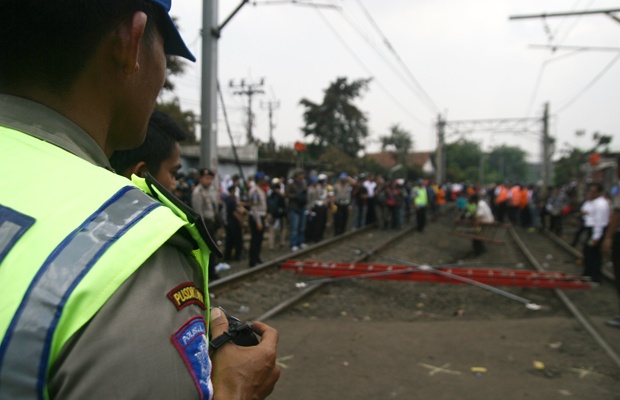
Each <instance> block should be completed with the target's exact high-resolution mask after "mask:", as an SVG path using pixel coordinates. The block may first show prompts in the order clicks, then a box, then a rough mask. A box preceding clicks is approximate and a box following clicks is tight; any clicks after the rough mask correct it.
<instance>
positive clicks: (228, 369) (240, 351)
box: [211, 308, 280, 400]
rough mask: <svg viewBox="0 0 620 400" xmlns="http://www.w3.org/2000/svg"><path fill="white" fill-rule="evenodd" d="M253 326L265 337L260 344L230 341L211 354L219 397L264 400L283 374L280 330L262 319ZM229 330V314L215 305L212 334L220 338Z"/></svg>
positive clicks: (235, 399)
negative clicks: (278, 358) (278, 353)
mask: <svg viewBox="0 0 620 400" xmlns="http://www.w3.org/2000/svg"><path fill="white" fill-rule="evenodd" d="M252 326H253V327H254V331H255V332H256V333H257V334H258V335H259V336H260V337H261V341H260V343H259V344H258V345H256V346H252V347H241V346H237V345H236V344H234V343H233V342H232V341H230V342H228V343H226V344H224V345H223V346H222V347H220V348H219V349H218V350H217V351H215V352H214V353H212V354H211V359H212V361H213V375H212V377H211V379H212V381H213V388H214V393H215V398H217V399H223V400H237V399H239V400H241V399H243V400H246V399H251V400H259V399H264V398H266V397H267V396H268V395H269V394H270V393H271V392H272V391H273V389H274V387H275V384H276V382H277V381H278V378H279V377H280V368H279V367H278V366H277V365H276V348H277V345H278V338H279V335H278V331H276V330H275V329H274V328H272V327H270V326H269V325H267V324H264V323H262V322H254V323H252ZM226 331H228V321H227V319H226V315H224V313H223V312H222V311H221V310H220V309H219V308H213V309H212V310H211V337H212V338H216V337H218V336H220V335H221V334H222V333H223V332H226Z"/></svg>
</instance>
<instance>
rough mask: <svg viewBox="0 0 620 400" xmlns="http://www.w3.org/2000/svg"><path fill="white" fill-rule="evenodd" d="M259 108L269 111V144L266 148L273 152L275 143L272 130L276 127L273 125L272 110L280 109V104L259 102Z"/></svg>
mask: <svg viewBox="0 0 620 400" xmlns="http://www.w3.org/2000/svg"><path fill="white" fill-rule="evenodd" d="M261 106H262V107H264V108H267V109H268V110H269V142H268V143H267V146H268V147H269V148H270V149H271V150H275V148H276V141H275V140H274V139H273V128H275V127H276V126H275V124H274V123H273V110H275V109H277V108H279V107H280V102H279V101H278V100H273V101H266V102H262V101H261Z"/></svg>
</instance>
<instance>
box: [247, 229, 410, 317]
mask: <svg viewBox="0 0 620 400" xmlns="http://www.w3.org/2000/svg"><path fill="white" fill-rule="evenodd" d="M414 229H415V226H414V225H412V226H410V227H409V228H406V229H403V230H402V232H399V233H398V234H396V235H394V236H392V237H390V238H388V239H386V240H384V241H383V242H382V243H380V244H379V245H378V246H375V247H374V248H373V249H372V250H373V252H379V251H382V250H383V249H385V248H386V247H387V246H389V245H390V244H392V243H393V242H394V241H396V240H399V239H400V238H402V237H404V236H405V235H407V234H408V233H410V232H411V231H412V230H414ZM357 232H359V230H358V231H357ZM296 255H298V253H296ZM369 257H370V256H369V255H363V256H359V257H356V258H355V259H353V260H351V262H353V263H359V262H362V261H364V260H366V259H368V258H369ZM282 261H285V260H282ZM328 283H329V282H323V283H317V284H315V285H308V287H306V288H304V290H303V291H301V292H299V293H298V294H297V295H295V296H293V297H291V298H289V299H287V300H285V301H283V302H281V303H279V304H278V305H276V306H275V307H273V308H271V309H270V310H267V311H266V312H265V313H263V314H262V315H260V316H259V317H257V318H256V320H257V321H265V320H266V319H268V318H272V317H273V316H275V315H276V314H279V313H280V312H282V311H284V310H286V309H287V308H288V307H290V306H292V305H293V304H296V303H297V302H299V301H300V300H302V299H304V298H305V297H307V296H309V295H310V294H312V293H314V292H315V291H317V290H319V289H320V288H322V287H323V286H325V285H327V284H328Z"/></svg>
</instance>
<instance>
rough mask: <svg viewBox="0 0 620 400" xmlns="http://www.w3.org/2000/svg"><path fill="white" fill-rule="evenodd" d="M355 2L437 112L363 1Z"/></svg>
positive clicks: (436, 110)
mask: <svg viewBox="0 0 620 400" xmlns="http://www.w3.org/2000/svg"><path fill="white" fill-rule="evenodd" d="M357 3H358V4H359V6H360V8H361V9H362V11H363V12H364V14H365V15H366V17H367V18H368V20H369V21H370V23H371V24H372V26H373V27H374V28H375V30H376V31H377V33H379V35H380V36H381V38H382V39H383V43H384V44H385V46H386V47H387V48H388V50H389V51H390V52H391V53H392V54H393V55H394V57H395V58H396V60H397V61H398V62H399V64H400V65H401V66H402V68H403V69H404V70H405V72H406V73H407V75H408V76H409V78H410V79H411V81H412V82H413V83H414V84H415V85H416V86H417V87H418V89H419V90H420V92H422V94H423V95H424V97H425V99H426V101H427V102H428V104H427V105H431V106H432V107H433V110H432V111H433V112H436V113H439V112H440V110H439V107H437V105H436V104H435V102H434V101H433V99H431V97H430V96H429V95H428V93H427V92H426V90H424V88H423V87H422V85H421V84H420V82H418V80H417V79H416V77H415V76H414V75H413V73H412V72H411V70H410V69H409V67H407V65H406V64H405V62H404V61H403V60H402V58H400V55H398V53H397V52H396V49H394V47H393V46H392V44H391V43H390V41H389V40H388V38H387V37H386V36H385V34H384V33H383V31H382V30H381V28H379V25H378V24H377V22H376V21H375V19H374V18H373V17H372V15H371V14H370V13H369V12H368V10H367V9H366V7H365V6H364V3H362V0H357Z"/></svg>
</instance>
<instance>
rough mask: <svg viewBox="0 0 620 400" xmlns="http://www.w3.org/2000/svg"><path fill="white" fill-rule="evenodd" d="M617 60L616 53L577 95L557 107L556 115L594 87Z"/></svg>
mask: <svg viewBox="0 0 620 400" xmlns="http://www.w3.org/2000/svg"><path fill="white" fill-rule="evenodd" d="M619 59H620V53H618V54H617V55H616V56H615V57H614V58H613V59H612V60H611V61H610V62H609V63H607V65H606V66H605V67H604V68H603V69H602V70H601V71H600V72H599V73H598V74H597V75H596V76H595V77H594V78H593V79H592V80H591V81H590V82H589V83H588V84H587V85H586V86H585V87H584V88H583V89H581V91H579V93H577V94H576V95H575V96H574V97H573V98H572V99H570V100H569V101H568V102H566V103H565V104H564V105H562V106H561V107H559V108H558V109H557V111H556V114H559V113H561V112H562V111H564V110H566V109H567V108H568V107H570V106H571V105H572V104H573V103H574V102H575V101H577V99H579V98H580V97H581V96H582V95H584V94H585V93H586V92H587V91H588V90H589V89H590V88H591V87H592V86H594V84H595V83H596V82H598V80H599V79H601V78H602V77H603V76H604V75H605V74H606V73H607V71H609V70H610V69H611V67H613V66H614V64H615V63H616V62H618V60H619Z"/></svg>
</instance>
